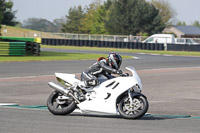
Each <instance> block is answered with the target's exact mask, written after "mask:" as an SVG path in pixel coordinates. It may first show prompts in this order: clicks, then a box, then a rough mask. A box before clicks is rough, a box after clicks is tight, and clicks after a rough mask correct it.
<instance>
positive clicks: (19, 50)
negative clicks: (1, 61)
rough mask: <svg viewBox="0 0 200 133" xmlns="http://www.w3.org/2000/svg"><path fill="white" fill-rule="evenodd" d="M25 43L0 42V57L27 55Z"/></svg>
mask: <svg viewBox="0 0 200 133" xmlns="http://www.w3.org/2000/svg"><path fill="white" fill-rule="evenodd" d="M25 54H26V43H25V42H0V55H25Z"/></svg>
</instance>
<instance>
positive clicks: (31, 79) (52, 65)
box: [0, 49, 200, 133]
mask: <svg viewBox="0 0 200 133" xmlns="http://www.w3.org/2000/svg"><path fill="white" fill-rule="evenodd" d="M48 50H49V49H48ZM66 52H77V51H66ZM78 52H85V51H78ZM121 54H126V55H133V56H136V57H138V58H139V59H137V60H136V59H134V60H133V59H127V60H123V65H122V68H124V67H125V66H129V65H132V66H134V67H135V68H136V69H137V70H138V73H139V75H140V76H141V79H142V82H143V87H144V91H143V93H144V94H145V95H146V96H147V97H148V100H149V103H150V108H149V111H148V113H150V114H152V115H153V116H145V117H143V118H141V119H140V120H131V121H129V120H124V119H121V118H120V117H117V116H107V115H97V116H96V115H91V114H90V115H77V114H73V115H70V116H53V115H51V114H50V113H49V112H48V111H44V110H43V111H42V110H30V109H29V110H27V109H18V108H7V107H0V125H1V126H0V131H2V132H17V133H18V132H19V133H20V132H22V131H25V132H52V133H53V132H84V133H86V132H117V133H118V132H176V133H178V132H187V133H188V132H199V130H200V127H199V124H200V119H199V116H200V112H199V110H200V106H199V102H200V97H199V94H200V87H199V86H200V78H199V77H200V58H199V57H178V56H161V55H146V54H127V53H121ZM92 63H94V60H87V61H86V60H85V61H52V62H20V63H19V62H10V63H0V92H1V93H0V103H17V104H20V105H46V99H47V97H48V95H49V94H50V93H51V92H52V90H51V89H50V88H48V86H47V82H48V81H55V77H54V75H53V73H54V72H66V73H80V72H81V71H82V70H84V69H85V68H87V67H88V66H89V65H90V64H92ZM80 64H81V65H80ZM123 70H124V71H125V69H123ZM156 115H158V116H156ZM161 115H186V116H187V115H188V116H191V117H190V118H192V117H193V118H197V119H190V118H187V119H186V118H184V119H182V118H181V119H180V118H179V119H174V118H175V117H174V118H173V117H172V118H166V117H162V116H161Z"/></svg>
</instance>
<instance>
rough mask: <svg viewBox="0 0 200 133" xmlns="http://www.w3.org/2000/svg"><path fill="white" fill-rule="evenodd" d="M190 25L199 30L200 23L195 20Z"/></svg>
mask: <svg viewBox="0 0 200 133" xmlns="http://www.w3.org/2000/svg"><path fill="white" fill-rule="evenodd" d="M192 25H193V26H196V27H199V28H200V23H199V21H197V20H196V21H194V22H193V24H192Z"/></svg>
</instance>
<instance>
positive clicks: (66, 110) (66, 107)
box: [47, 91, 77, 115]
mask: <svg viewBox="0 0 200 133" xmlns="http://www.w3.org/2000/svg"><path fill="white" fill-rule="evenodd" d="M60 97H62V94H60V93H58V92H56V91H55V92H53V93H52V94H51V95H50V96H49V98H48V100H47V107H48V110H49V111H50V112H51V113H52V114H54V115H67V114H70V113H71V112H73V111H74V110H75V109H76V107H77V106H76V103H75V101H74V100H73V98H69V99H65V100H61V99H60Z"/></svg>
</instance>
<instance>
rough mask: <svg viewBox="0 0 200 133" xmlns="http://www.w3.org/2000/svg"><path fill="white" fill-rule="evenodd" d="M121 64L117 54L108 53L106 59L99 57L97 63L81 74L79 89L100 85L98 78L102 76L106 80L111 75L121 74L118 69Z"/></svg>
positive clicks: (120, 58)
mask: <svg viewBox="0 0 200 133" xmlns="http://www.w3.org/2000/svg"><path fill="white" fill-rule="evenodd" d="M121 63H122V57H121V56H120V55H119V54H117V53H114V52H112V53H110V54H109V55H108V57H107V58H104V57H100V58H98V60H97V62H96V63H94V64H93V65H92V66H90V67H89V69H88V70H85V71H84V72H82V74H81V81H83V82H81V84H80V86H81V87H85V88H87V87H94V86H96V85H98V84H99V83H100V81H99V79H98V78H99V77H100V76H104V77H106V78H107V79H110V78H112V76H111V74H122V71H121V70H120V69H119V68H120V66H121Z"/></svg>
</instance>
